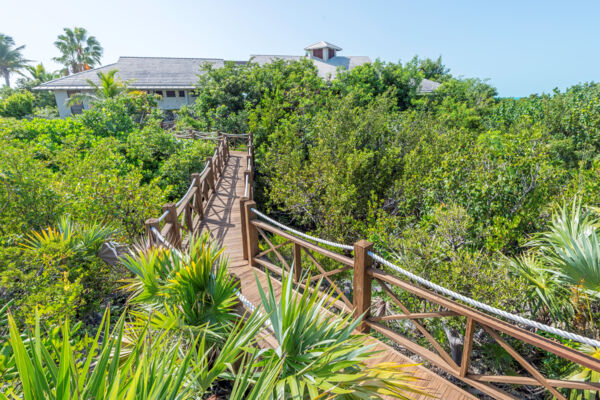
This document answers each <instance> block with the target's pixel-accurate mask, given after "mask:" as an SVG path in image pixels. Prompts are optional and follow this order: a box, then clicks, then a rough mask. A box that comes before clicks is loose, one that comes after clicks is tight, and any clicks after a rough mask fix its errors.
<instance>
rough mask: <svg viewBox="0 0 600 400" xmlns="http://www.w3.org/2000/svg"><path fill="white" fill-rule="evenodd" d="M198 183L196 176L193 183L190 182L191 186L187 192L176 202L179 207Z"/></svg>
mask: <svg viewBox="0 0 600 400" xmlns="http://www.w3.org/2000/svg"><path fill="white" fill-rule="evenodd" d="M195 185H196V178H194V179H193V180H192V183H190V188H189V189H188V190H187V192H185V194H184V195H183V197H182V198H181V199H179V201H178V202H177V203H175V206H176V207H179V206H180V205H181V203H182V202H183V199H185V198H186V197H188V195H189V194H190V192H191V191H192V189H194V187H195Z"/></svg>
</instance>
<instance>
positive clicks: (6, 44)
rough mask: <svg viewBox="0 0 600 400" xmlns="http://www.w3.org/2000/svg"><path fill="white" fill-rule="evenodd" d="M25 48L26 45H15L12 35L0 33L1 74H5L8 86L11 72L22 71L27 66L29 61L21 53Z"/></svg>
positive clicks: (5, 81)
mask: <svg viewBox="0 0 600 400" xmlns="http://www.w3.org/2000/svg"><path fill="white" fill-rule="evenodd" d="M24 48H25V46H24V45H23V46H19V47H15V41H14V39H13V38H12V37H10V36H8V35H5V34H3V33H0V74H1V75H2V76H4V83H5V84H6V86H9V87H10V74H11V73H12V72H16V73H20V70H21V69H23V68H25V66H26V65H27V63H28V62H29V60H26V59H25V57H23V54H21V52H22V51H23V49H24Z"/></svg>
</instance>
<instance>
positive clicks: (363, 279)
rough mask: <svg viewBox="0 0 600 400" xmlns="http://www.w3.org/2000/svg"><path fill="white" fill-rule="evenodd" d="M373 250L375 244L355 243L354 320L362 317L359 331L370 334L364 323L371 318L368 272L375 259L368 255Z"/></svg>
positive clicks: (362, 241)
mask: <svg viewBox="0 0 600 400" xmlns="http://www.w3.org/2000/svg"><path fill="white" fill-rule="evenodd" d="M371 250H373V243H370V242H367V241H366V240H359V241H358V242H356V243H354V277H353V286H354V295H353V302H354V318H359V317H361V316H362V318H363V320H362V322H361V323H360V325H358V327H357V330H358V331H359V332H362V333H368V332H369V326H368V325H367V324H366V323H365V322H364V321H365V320H366V319H367V318H368V317H369V310H370V309H371V276H370V275H369V274H368V273H367V270H368V269H369V268H371V266H372V265H373V259H372V258H371V256H370V255H369V254H368V253H367V252H368V251H371Z"/></svg>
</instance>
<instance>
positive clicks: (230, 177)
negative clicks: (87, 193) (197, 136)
mask: <svg viewBox="0 0 600 400" xmlns="http://www.w3.org/2000/svg"><path fill="white" fill-rule="evenodd" d="M245 156H246V153H245V152H238V151H231V152H230V157H229V160H228V162H227V167H226V168H225V170H224V172H223V175H222V176H221V178H220V179H219V181H218V182H217V185H216V193H215V195H214V196H212V198H211V200H210V201H209V202H208V204H207V206H206V210H205V219H204V221H203V222H202V224H201V226H200V229H201V230H202V231H204V230H208V231H210V233H211V236H212V237H213V239H215V240H216V241H217V242H218V243H219V244H221V245H223V246H224V247H225V254H226V255H227V256H228V257H229V260H230V262H231V272H232V273H233V274H235V275H236V276H237V277H239V278H240V283H241V289H242V293H243V294H244V295H245V296H246V297H247V298H248V300H250V302H252V303H253V304H255V305H258V304H259V303H260V296H259V294H258V289H257V282H256V280H257V278H258V280H259V282H260V284H261V286H263V287H266V282H267V278H266V275H265V274H264V273H263V272H262V271H260V270H258V269H255V268H251V267H250V266H249V265H248V262H247V261H246V260H244V258H243V253H242V232H241V228H240V223H241V215H240V204H239V200H240V198H241V197H242V196H243V195H244V184H245V181H244V178H243V177H244V164H245ZM274 283H275V291H276V292H278V291H279V290H280V287H279V285H277V281H275V282H274ZM276 294H277V295H279V293H276ZM373 341H374V342H375V343H376V346H375V348H376V349H377V350H380V351H381V353H380V354H379V356H378V357H374V358H373V359H371V360H370V363H372V364H377V363H380V362H390V361H396V362H398V363H401V364H413V363H414V361H412V360H411V359H409V358H408V357H406V356H404V355H402V354H401V353H399V352H398V351H396V350H394V349H393V348H391V347H389V346H387V345H386V344H384V343H382V342H380V341H378V340H376V339H373ZM407 372H412V373H413V374H414V375H415V376H417V377H418V378H420V382H419V384H420V385H421V386H423V387H424V388H425V391H426V392H427V393H429V394H430V396H423V395H421V396H419V395H415V396H414V398H415V399H419V400H420V399H423V400H424V399H432V398H437V399H444V400H456V399H476V397H474V396H473V395H471V394H469V393H467V392H466V391H464V390H462V389H460V388H459V387H457V386H456V385H454V384H452V383H451V382H449V381H447V380H445V379H444V378H442V377H440V376H439V375H437V374H435V373H434V372H432V371H430V370H428V369H427V368H425V367H423V366H412V367H407Z"/></svg>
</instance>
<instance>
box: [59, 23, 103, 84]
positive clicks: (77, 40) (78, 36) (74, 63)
mask: <svg viewBox="0 0 600 400" xmlns="http://www.w3.org/2000/svg"><path fill="white" fill-rule="evenodd" d="M54 46H56V48H57V49H58V50H59V51H60V53H61V55H60V56H58V57H55V58H54V61H56V62H58V63H60V64H62V65H64V66H65V70H64V72H65V75H68V74H69V73H73V74H75V73H77V72H81V71H85V70H88V69H91V68H94V67H95V66H96V65H97V64H99V63H100V59H101V58H102V53H103V52H104V50H103V49H102V46H100V42H98V39H96V37H95V36H91V35H88V32H87V30H86V29H85V28H81V27H74V28H73V29H71V28H64V29H63V33H62V34H60V35H58V39H57V40H56V41H55V42H54Z"/></svg>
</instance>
